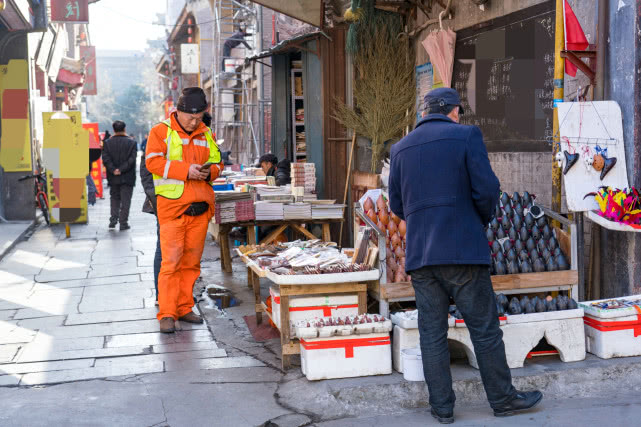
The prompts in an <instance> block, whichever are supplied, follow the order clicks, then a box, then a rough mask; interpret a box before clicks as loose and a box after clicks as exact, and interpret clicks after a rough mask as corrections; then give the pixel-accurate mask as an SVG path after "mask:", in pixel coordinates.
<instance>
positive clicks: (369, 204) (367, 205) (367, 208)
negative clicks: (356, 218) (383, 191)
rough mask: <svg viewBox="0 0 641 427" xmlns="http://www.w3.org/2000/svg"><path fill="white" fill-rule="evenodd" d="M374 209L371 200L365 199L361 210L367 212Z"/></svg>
mask: <svg viewBox="0 0 641 427" xmlns="http://www.w3.org/2000/svg"><path fill="white" fill-rule="evenodd" d="M373 209H374V202H372V199H370V198H369V197H368V198H367V199H365V202H363V210H364V211H365V212H369V211H371V210H373Z"/></svg>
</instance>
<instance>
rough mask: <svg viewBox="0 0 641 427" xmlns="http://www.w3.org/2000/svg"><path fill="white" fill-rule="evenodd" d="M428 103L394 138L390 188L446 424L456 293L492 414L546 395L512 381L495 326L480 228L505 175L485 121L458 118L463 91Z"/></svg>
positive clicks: (432, 386) (435, 404) (428, 369)
mask: <svg viewBox="0 0 641 427" xmlns="http://www.w3.org/2000/svg"><path fill="white" fill-rule="evenodd" d="M425 104H426V109H427V110H428V111H429V114H428V115H427V116H426V117H425V118H424V119H423V120H421V121H420V122H419V123H418V124H417V125H416V128H415V129H414V130H413V131H412V132H410V133H409V134H408V135H407V136H406V137H405V138H403V139H402V140H401V141H400V142H398V143H397V144H395V145H394V146H392V150H391V156H390V157H391V160H390V177H389V196H390V207H391V210H392V212H394V213H395V214H396V215H398V216H399V217H400V218H402V219H404V220H405V221H406V222H407V248H406V254H407V258H406V261H405V269H406V271H407V273H408V274H410V275H411V277H412V286H413V287H414V291H415V294H416V305H417V308H418V316H419V317H418V318H419V334H420V344H421V354H422V359H423V370H424V373H425V380H426V382H427V386H428V389H429V401H430V406H431V413H432V416H433V417H435V418H436V419H437V420H438V421H439V422H441V423H444V424H445V423H452V422H454V402H455V400H456V396H455V395H454V390H453V389H452V376H451V373H450V354H449V351H448V346H447V330H448V322H447V316H448V307H449V300H450V298H453V299H454V302H455V303H456V307H457V308H458V310H459V311H460V312H461V314H462V315H463V319H464V320H465V325H466V327H467V328H468V330H469V331H470V336H471V338H472V343H473V344H474V352H475V354H476V359H477V361H478V364H479V369H480V371H481V378H482V380H483V385H484V387H485V392H486V394H487V398H488V401H489V402H490V406H491V407H492V409H493V410H494V415H495V416H507V415H511V414H513V413H515V412H517V411H521V410H526V409H529V408H532V407H533V406H535V405H536V404H538V403H539V402H540V401H541V399H542V397H543V395H542V394H541V392H539V391H532V392H523V391H518V390H516V389H515V388H514V386H513V385H512V376H511V373H510V369H509V368H508V365H507V361H506V357H505V346H504V344H503V332H502V331H501V329H500V328H499V320H498V313H497V310H496V300H495V296H494V291H493V289H492V281H491V280H490V272H489V264H490V251H489V247H488V244H487V239H486V237H485V233H484V225H485V224H487V223H488V222H489V221H490V219H491V217H492V212H493V209H494V206H495V205H496V204H497V203H498V198H499V192H500V184H499V180H498V179H497V178H496V175H494V172H493V171H492V167H491V165H490V161H489V159H488V155H487V150H486V148H485V144H484V143H483V136H482V134H481V131H480V130H479V128H478V127H476V126H464V125H460V124H458V121H459V113H462V112H463V111H462V108H461V106H460V104H461V101H460V98H459V95H458V93H457V92H456V91H455V90H453V89H449V88H440V89H435V90H433V91H431V92H430V93H428V94H427V95H426V97H425Z"/></svg>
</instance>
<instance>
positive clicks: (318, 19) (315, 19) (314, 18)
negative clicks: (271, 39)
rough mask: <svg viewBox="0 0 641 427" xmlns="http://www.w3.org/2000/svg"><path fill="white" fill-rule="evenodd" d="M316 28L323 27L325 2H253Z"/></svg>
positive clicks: (302, 0) (255, 0)
mask: <svg viewBox="0 0 641 427" xmlns="http://www.w3.org/2000/svg"><path fill="white" fill-rule="evenodd" d="M251 1H252V2H253V3H258V4H260V5H263V6H265V7H268V8H270V9H271V10H274V11H276V12H279V13H282V14H284V15H287V16H291V17H292V18H296V19H298V20H299V21H303V22H306V23H308V24H311V25H313V26H315V27H318V28H322V27H323V0H251Z"/></svg>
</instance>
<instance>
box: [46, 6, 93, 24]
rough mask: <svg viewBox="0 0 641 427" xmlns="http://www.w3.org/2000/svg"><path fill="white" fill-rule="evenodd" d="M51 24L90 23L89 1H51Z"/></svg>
mask: <svg viewBox="0 0 641 427" xmlns="http://www.w3.org/2000/svg"><path fill="white" fill-rule="evenodd" d="M51 22H74V23H85V24H86V23H89V0H51Z"/></svg>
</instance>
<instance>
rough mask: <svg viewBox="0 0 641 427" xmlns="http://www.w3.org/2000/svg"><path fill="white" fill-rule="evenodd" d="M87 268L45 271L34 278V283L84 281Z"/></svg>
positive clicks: (87, 271) (87, 272)
mask: <svg viewBox="0 0 641 427" xmlns="http://www.w3.org/2000/svg"><path fill="white" fill-rule="evenodd" d="M89 271H90V270H89V268H73V269H71V268H70V269H65V270H53V271H51V270H47V271H43V272H42V273H41V274H38V275H37V276H36V282H41V283H42V282H56V281H60V280H74V279H86V278H87V275H88V274H89Z"/></svg>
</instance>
